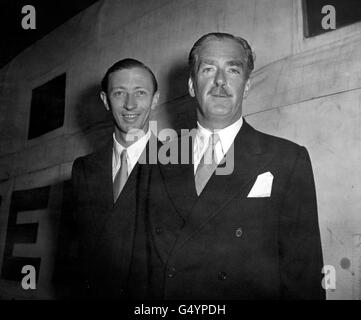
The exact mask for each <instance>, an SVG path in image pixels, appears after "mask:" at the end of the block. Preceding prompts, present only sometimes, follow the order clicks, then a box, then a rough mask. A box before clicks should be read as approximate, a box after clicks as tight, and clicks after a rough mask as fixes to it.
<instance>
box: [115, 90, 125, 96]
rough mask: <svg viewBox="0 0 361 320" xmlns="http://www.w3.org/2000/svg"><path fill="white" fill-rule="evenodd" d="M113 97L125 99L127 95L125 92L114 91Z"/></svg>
mask: <svg viewBox="0 0 361 320" xmlns="http://www.w3.org/2000/svg"><path fill="white" fill-rule="evenodd" d="M113 95H114V96H116V97H123V96H124V95H125V92H124V91H114V92H113Z"/></svg>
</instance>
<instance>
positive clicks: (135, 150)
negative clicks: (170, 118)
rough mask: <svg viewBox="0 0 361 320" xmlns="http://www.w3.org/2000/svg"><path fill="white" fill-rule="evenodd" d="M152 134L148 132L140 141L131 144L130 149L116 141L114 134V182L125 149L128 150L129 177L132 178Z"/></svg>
mask: <svg viewBox="0 0 361 320" xmlns="http://www.w3.org/2000/svg"><path fill="white" fill-rule="evenodd" d="M150 135H151V132H150V130H148V132H147V133H146V134H145V135H144V136H143V137H141V138H140V139H139V140H137V141H136V142H134V143H133V144H131V145H130V146H129V147H128V148H124V147H123V146H122V145H121V144H120V143H119V142H118V141H117V139H115V133H113V159H112V165H113V171H112V172H113V181H114V178H115V175H116V174H117V172H118V170H119V168H120V164H121V162H120V155H121V153H122V151H123V150H124V149H127V162H128V176H130V173H131V172H132V170H133V168H134V166H135V165H136V163H137V161H138V160H139V158H140V155H141V154H142V152H143V150H144V148H145V146H146V145H147V143H148V140H149V138H150Z"/></svg>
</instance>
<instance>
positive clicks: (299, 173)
mask: <svg viewBox="0 0 361 320" xmlns="http://www.w3.org/2000/svg"><path fill="white" fill-rule="evenodd" d="M189 65H190V78H189V92H190V95H191V96H193V97H195V98H196V99H197V101H198V108H197V119H198V126H197V130H196V133H195V135H194V139H191V143H190V148H189V151H190V155H191V157H190V158H192V159H191V161H189V163H188V164H187V163H184V159H185V158H187V157H184V152H186V151H187V148H186V149H184V146H185V145H187V144H186V143H184V139H187V138H184V137H183V138H180V139H179V140H177V141H173V142H172V144H173V146H174V144H177V147H178V149H177V150H179V152H180V154H179V155H178V156H179V158H178V164H174V163H173V164H172V163H170V164H165V165H161V164H159V165H158V166H155V167H154V168H153V170H152V173H151V178H150V181H151V184H150V188H149V191H148V192H149V194H148V200H147V201H148V203H147V212H146V221H147V228H148V232H149V234H148V235H149V258H148V263H149V278H148V297H150V298H154V299H323V298H324V291H323V289H322V287H321V279H322V274H321V269H322V267H323V258H322V250H321V241H320V232H319V226H318V216H317V203H316V193H315V185H314V179H313V173H312V167H311V162H310V158H309V155H308V152H307V150H306V149H305V148H304V147H302V146H299V145H297V144H295V143H293V142H290V141H287V140H285V139H281V138H277V137H274V136H270V135H267V134H264V133H261V132H259V131H257V130H255V129H253V128H252V127H251V126H250V125H249V124H248V123H247V122H246V121H245V119H244V118H243V117H242V101H243V98H244V97H245V96H246V95H247V92H248V90H249V88H250V81H249V75H250V73H251V71H252V69H253V56H252V51H251V48H250V46H249V45H248V43H247V41H246V40H244V39H242V38H239V37H235V36H233V35H230V34H225V33H212V34H207V35H205V36H203V37H202V38H200V39H199V40H198V41H197V42H196V43H195V45H194V46H193V48H192V50H191V52H190V55H189ZM182 139H183V141H182ZM171 146H172V145H171ZM177 147H176V148H177ZM176 148H173V147H170V150H175V149H176ZM182 154H183V157H182ZM181 158H182V159H181ZM182 161H183V163H181V162H182ZM227 167H228V168H227Z"/></svg>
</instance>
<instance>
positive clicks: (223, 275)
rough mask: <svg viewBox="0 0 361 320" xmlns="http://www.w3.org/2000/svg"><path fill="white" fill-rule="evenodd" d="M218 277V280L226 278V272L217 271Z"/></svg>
mask: <svg viewBox="0 0 361 320" xmlns="http://www.w3.org/2000/svg"><path fill="white" fill-rule="evenodd" d="M218 279H219V280H226V279H227V273H226V272H223V271H221V272H218Z"/></svg>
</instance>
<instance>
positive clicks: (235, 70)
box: [229, 68, 241, 74]
mask: <svg viewBox="0 0 361 320" xmlns="http://www.w3.org/2000/svg"><path fill="white" fill-rule="evenodd" d="M229 72H230V73H233V74H240V73H241V71H240V70H239V69H237V68H230V69H229Z"/></svg>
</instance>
